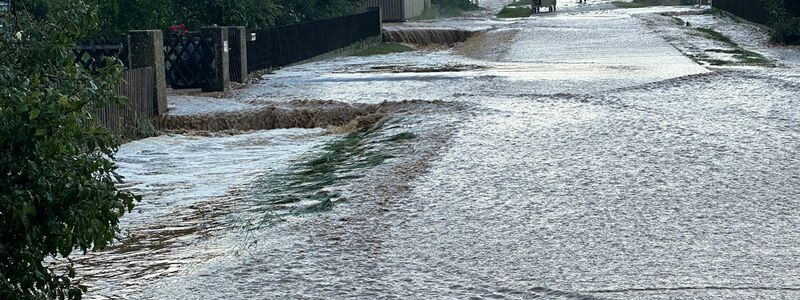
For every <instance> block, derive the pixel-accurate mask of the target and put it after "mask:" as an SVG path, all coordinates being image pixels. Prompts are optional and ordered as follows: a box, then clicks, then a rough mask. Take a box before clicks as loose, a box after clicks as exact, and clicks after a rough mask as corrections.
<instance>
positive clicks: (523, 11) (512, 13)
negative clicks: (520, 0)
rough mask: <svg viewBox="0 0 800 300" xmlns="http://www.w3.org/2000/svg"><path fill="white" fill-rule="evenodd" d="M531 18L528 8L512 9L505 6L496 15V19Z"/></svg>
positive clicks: (512, 7)
mask: <svg viewBox="0 0 800 300" xmlns="http://www.w3.org/2000/svg"><path fill="white" fill-rule="evenodd" d="M530 16H531V9H530V8H529V7H514V6H506V7H503V9H502V10H500V12H499V13H497V15H496V17H498V18H525V17H530Z"/></svg>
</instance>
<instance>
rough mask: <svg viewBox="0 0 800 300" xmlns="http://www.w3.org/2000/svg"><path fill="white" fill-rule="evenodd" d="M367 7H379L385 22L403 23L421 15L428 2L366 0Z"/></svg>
mask: <svg viewBox="0 0 800 300" xmlns="http://www.w3.org/2000/svg"><path fill="white" fill-rule="evenodd" d="M366 6H368V7H372V6H374V7H378V6H379V7H381V18H382V20H383V21H386V22H403V21H406V20H408V19H412V18H414V17H417V16H419V15H421V14H422V11H424V10H425V7H427V6H430V0H367V1H366Z"/></svg>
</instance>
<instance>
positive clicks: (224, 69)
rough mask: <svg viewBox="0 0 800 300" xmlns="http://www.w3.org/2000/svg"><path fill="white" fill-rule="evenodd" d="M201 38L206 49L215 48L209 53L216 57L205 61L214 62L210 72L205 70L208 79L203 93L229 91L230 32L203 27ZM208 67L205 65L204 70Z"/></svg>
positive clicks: (203, 84) (219, 28)
mask: <svg viewBox="0 0 800 300" xmlns="http://www.w3.org/2000/svg"><path fill="white" fill-rule="evenodd" d="M200 36H201V37H202V39H203V42H204V43H207V44H206V46H205V47H213V49H209V50H211V51H208V52H207V53H211V54H213V55H214V57H213V58H212V57H208V58H203V59H210V61H209V62H212V65H210V67H211V69H210V70H204V72H206V74H207V76H208V78H207V80H204V82H203V83H202V84H201V86H200V88H201V89H202V90H203V92H223V91H226V90H227V89H228V86H229V83H230V75H231V74H230V57H229V52H230V50H229V49H230V46H229V45H228V30H226V29H225V28H222V27H217V26H215V27H203V28H200ZM205 67H208V66H207V65H206V64H205V63H204V68H205Z"/></svg>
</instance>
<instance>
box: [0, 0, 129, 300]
mask: <svg viewBox="0 0 800 300" xmlns="http://www.w3.org/2000/svg"><path fill="white" fill-rule="evenodd" d="M87 3H96V2H84V1H76V0H47V5H46V8H42V10H40V11H31V10H28V9H27V7H26V6H25V5H26V4H27V2H25V1H20V2H18V3H17V7H16V8H17V10H16V11H15V13H14V14H13V15H11V16H7V17H5V18H0V22H2V23H3V24H2V25H3V26H2V28H3V30H2V31H0V59H1V60H2V62H3V63H2V64H0V174H2V176H0V257H2V259H0V299H46V298H51V299H52V298H69V299H78V298H80V297H81V294H82V289H81V288H80V287H79V286H78V285H76V284H75V282H74V281H73V279H74V277H75V275H76V274H75V271H74V270H73V269H72V266H71V265H69V264H68V263H65V264H66V265H65V267H64V268H50V267H47V266H45V265H44V264H43V263H44V262H45V259H47V258H48V257H52V258H56V257H64V258H66V257H69V255H70V254H71V253H72V252H73V251H75V250H80V251H83V252H86V251H90V250H98V249H103V248H104V247H105V246H107V245H108V244H109V243H110V242H111V241H112V240H113V239H114V237H115V234H116V233H117V232H118V223H119V217H120V216H122V215H123V214H124V213H126V212H129V211H130V210H131V209H132V208H133V203H134V201H135V200H136V199H137V198H136V197H135V196H134V195H132V194H130V193H128V192H123V191H120V190H118V189H117V188H116V187H115V184H116V183H118V182H120V181H121V179H122V178H121V177H120V176H119V175H117V174H116V172H115V170H116V165H115V164H114V162H113V159H114V154H115V152H116V150H117V148H118V145H119V144H118V140H117V139H116V138H115V137H114V136H113V134H111V133H110V132H109V131H108V130H107V129H105V128H103V127H102V126H101V125H100V124H99V122H98V120H97V118H96V117H94V116H93V115H92V114H91V113H90V112H92V111H93V109H92V108H93V107H97V106H99V105H102V104H104V103H108V102H110V101H120V99H119V97H118V96H117V94H116V91H115V90H116V86H117V84H118V83H119V80H120V71H121V70H120V67H119V66H118V65H117V64H110V65H111V66H110V67H108V68H105V69H102V70H100V72H99V74H97V75H96V76H95V75H93V74H89V73H88V72H87V71H85V70H83V69H81V68H80V67H78V66H76V65H75V64H74V63H73V59H74V57H73V54H72V52H71V50H72V49H73V48H74V41H75V40H78V39H81V38H82V37H84V36H85V35H87V34H88V33H89V32H90V31H92V30H94V29H95V26H93V24H97V21H98V19H97V16H98V13H97V10H98V7H97V5H90V4H87ZM37 9H40V7H37ZM32 12H35V13H37V14H38V15H36V16H35V17H31V15H32V14H31V13H32Z"/></svg>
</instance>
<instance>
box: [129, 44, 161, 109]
mask: <svg viewBox="0 0 800 300" xmlns="http://www.w3.org/2000/svg"><path fill="white" fill-rule="evenodd" d="M128 53H129V55H130V56H129V60H130V68H131V69H136V68H146V67H153V69H154V70H155V73H156V74H155V87H154V88H153V91H155V92H154V95H153V101H154V103H153V104H154V105H153V107H154V108H155V111H154V112H153V113H154V114H155V115H156V116H161V115H164V114H166V113H167V77H166V74H165V73H166V69H165V67H164V34H163V33H162V32H161V30H134V31H130V32H128Z"/></svg>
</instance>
